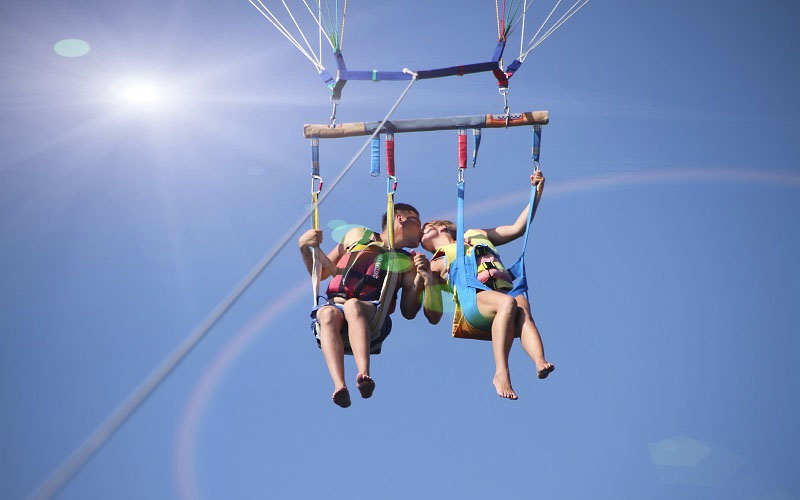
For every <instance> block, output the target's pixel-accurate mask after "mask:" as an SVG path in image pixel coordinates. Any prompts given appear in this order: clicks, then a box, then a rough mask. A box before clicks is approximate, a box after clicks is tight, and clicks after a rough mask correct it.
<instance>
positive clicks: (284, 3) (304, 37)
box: [281, 0, 322, 66]
mask: <svg viewBox="0 0 800 500" xmlns="http://www.w3.org/2000/svg"><path fill="white" fill-rule="evenodd" d="M281 3H282V4H283V6H284V7H285V8H286V12H287V13H288V14H289V17H290V18H291V19H292V22H293V23H294V27H295V28H297V31H298V33H300V36H301V37H303V41H304V42H306V47H308V51H309V52H311V53H312V54H314V49H312V48H311V44H310V43H308V39H307V38H306V35H305V33H303V30H302V29H300V25H299V24H297V19H295V18H294V14H292V10H291V9H290V8H289V6H288V5H286V0H281ZM321 57H322V51H320V52H319V54H315V58H316V60H317V62H318V63H320V64H319V65H320V66H322V64H321V60H320V58H321Z"/></svg>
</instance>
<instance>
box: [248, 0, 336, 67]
mask: <svg viewBox="0 0 800 500" xmlns="http://www.w3.org/2000/svg"><path fill="white" fill-rule="evenodd" d="M247 1H248V2H250V5H252V6H253V7H255V8H256V10H257V11H258V12H259V13H260V14H261V15H262V16H264V18H265V19H266V20H267V21H269V22H270V24H272V25H273V26H274V27H275V29H277V30H278V32H279V33H281V34H282V35H283V36H285V37H286V39H287V40H289V42H290V43H291V44H292V45H294V46H295V48H297V50H299V51H300V53H301V54H303V55H304V56H306V58H308V60H309V61H311V63H312V64H313V65H314V67H315V68H317V71H318V72H322V70H324V69H325V68H324V66H322V62H321V61H319V60H317V59H315V58H314V57H312V56H311V55H310V54H309V53H308V52H307V51H306V50H305V49H304V48H303V46H302V45H300V43H299V42H298V41H297V40H296V39H295V38H294V36H292V34H291V33H289V31H288V30H287V29H286V28H285V27H284V26H283V24H281V22H280V21H279V20H278V18H277V17H275V15H274V14H273V13H272V12H270V10H269V9H268V8H267V7H266V6H265V5H264V4H263V3H262V2H261V0H255V1H254V0H247ZM255 2H258V3H259V4H261V7H259V6H258V5H256V3H255ZM262 8H263V9H264V10H262ZM312 54H313V52H312Z"/></svg>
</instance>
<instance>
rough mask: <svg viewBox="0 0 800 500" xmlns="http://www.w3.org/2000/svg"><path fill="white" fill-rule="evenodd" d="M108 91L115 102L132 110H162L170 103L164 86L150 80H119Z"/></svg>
mask: <svg viewBox="0 0 800 500" xmlns="http://www.w3.org/2000/svg"><path fill="white" fill-rule="evenodd" d="M110 90H111V95H112V96H114V98H115V99H116V100H118V101H119V102H120V103H121V104H124V105H125V106H126V107H130V108H132V109H151V110H152V109H156V108H158V109H163V108H164V107H165V106H166V105H167V104H168V103H169V101H170V100H169V99H168V96H167V91H166V88H165V87H164V85H162V84H159V82H157V81H155V80H151V79H144V78H124V79H120V80H117V81H115V82H113V83H112V84H111V89H110Z"/></svg>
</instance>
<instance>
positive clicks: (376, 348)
mask: <svg viewBox="0 0 800 500" xmlns="http://www.w3.org/2000/svg"><path fill="white" fill-rule="evenodd" d="M325 306H333V307H336V308H338V309H339V310H340V311H341V310H343V309H344V306H343V304H334V303H328V304H322V305H319V306H317V307H315V308H314V309H312V310H311V318H312V321H311V332H312V333H313V334H314V338H316V339H317V347H321V346H320V343H319V328H320V324H319V321H317V311H318V310H319V309H320V308H322V307H325ZM391 331H392V318H390V317H389V316H386V319H385V320H384V321H383V325H382V326H381V327H380V328H379V329H377V330H376V331H373V332H370V337H369V353H370V354H380V352H381V346H382V345H383V341H384V340H386V337H388V336H389V333H391ZM339 334H340V335H341V336H342V342H343V343H344V353H345V354H350V355H352V354H353V350H352V349H351V348H350V336H349V334H348V331H347V321H344V320H343V321H342V329H341V330H340V331H339Z"/></svg>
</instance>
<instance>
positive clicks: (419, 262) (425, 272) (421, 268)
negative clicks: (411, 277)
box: [411, 250, 433, 285]
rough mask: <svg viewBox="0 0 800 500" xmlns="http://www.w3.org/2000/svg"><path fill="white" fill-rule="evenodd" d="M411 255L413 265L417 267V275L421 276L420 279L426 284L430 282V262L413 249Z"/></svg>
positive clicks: (431, 276)
mask: <svg viewBox="0 0 800 500" xmlns="http://www.w3.org/2000/svg"><path fill="white" fill-rule="evenodd" d="M411 255H412V256H413V257H414V267H415V268H416V269H417V275H419V277H420V278H422V281H423V282H424V283H425V284H426V285H427V284H429V283H430V282H431V279H432V278H433V274H432V273H431V263H430V261H428V258H427V257H426V256H425V255H423V254H421V253H417V252H415V251H413V250H412V251H411Z"/></svg>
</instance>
